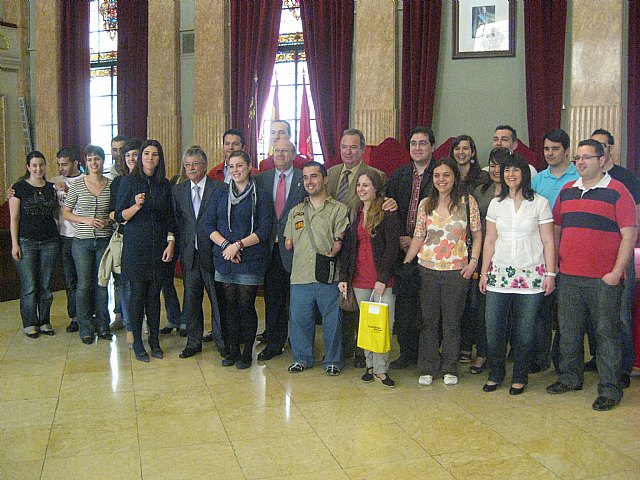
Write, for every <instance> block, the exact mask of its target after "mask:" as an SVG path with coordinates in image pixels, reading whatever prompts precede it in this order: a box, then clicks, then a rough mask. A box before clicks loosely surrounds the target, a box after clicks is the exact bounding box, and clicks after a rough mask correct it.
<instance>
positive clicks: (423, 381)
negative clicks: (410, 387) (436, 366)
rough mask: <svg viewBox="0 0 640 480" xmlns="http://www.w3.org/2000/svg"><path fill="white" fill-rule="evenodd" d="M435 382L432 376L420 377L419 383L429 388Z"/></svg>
mask: <svg viewBox="0 0 640 480" xmlns="http://www.w3.org/2000/svg"><path fill="white" fill-rule="evenodd" d="M432 382H433V377H432V376H431V375H420V377H419V378H418V383H419V384H420V385H425V386H429V385H431V383H432Z"/></svg>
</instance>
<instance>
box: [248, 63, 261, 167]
mask: <svg viewBox="0 0 640 480" xmlns="http://www.w3.org/2000/svg"><path fill="white" fill-rule="evenodd" d="M257 105H258V75H257V74H256V75H254V77H253V95H252V96H251V100H250V102H249V118H248V124H247V135H246V139H247V142H248V145H247V146H246V148H245V151H246V152H247V153H248V154H249V156H250V157H253V164H254V166H255V167H257V166H258V158H257V157H258V156H257V155H256V152H257V139H258V131H259V130H258V108H257Z"/></svg>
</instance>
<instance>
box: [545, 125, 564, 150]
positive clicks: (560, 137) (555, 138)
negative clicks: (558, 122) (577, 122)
mask: <svg viewBox="0 0 640 480" xmlns="http://www.w3.org/2000/svg"><path fill="white" fill-rule="evenodd" d="M543 140H549V141H550V142H556V143H561V144H562V148H564V149H565V150H568V149H569V146H570V145H571V142H570V140H569V135H568V134H567V132H565V131H564V130H562V129H561V128H554V129H553V130H549V131H548V132H547V133H545V134H544V139H543Z"/></svg>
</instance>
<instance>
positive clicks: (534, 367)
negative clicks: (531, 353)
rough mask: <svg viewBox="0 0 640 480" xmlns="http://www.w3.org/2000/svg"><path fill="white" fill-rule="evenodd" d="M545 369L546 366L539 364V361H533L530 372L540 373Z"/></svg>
mask: <svg viewBox="0 0 640 480" xmlns="http://www.w3.org/2000/svg"><path fill="white" fill-rule="evenodd" d="M543 370H546V368H542V367H541V366H540V365H539V364H537V363H532V364H531V365H529V373H530V374H531V373H540V372H542V371H543Z"/></svg>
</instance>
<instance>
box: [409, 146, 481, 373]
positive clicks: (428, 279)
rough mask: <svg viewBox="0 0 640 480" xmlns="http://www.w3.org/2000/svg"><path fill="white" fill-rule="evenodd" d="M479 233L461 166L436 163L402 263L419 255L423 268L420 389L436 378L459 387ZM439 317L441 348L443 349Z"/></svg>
mask: <svg viewBox="0 0 640 480" xmlns="http://www.w3.org/2000/svg"><path fill="white" fill-rule="evenodd" d="M467 210H468V211H467ZM467 219H469V221H468V220H467ZM481 228H482V227H481V224H480V213H479V211H478V204H477V203H476V200H475V199H474V198H473V197H472V196H468V195H463V194H462V192H461V182H460V170H459V169H458V164H457V163H456V161H455V160H453V159H451V158H444V159H442V160H438V161H437V162H436V163H435V168H434V170H433V186H432V187H431V191H430V192H429V196H428V197H426V198H425V199H424V200H422V201H421V202H420V205H419V206H418V216H417V221H416V228H415V230H414V233H413V239H412V240H411V245H410V246H409V250H408V251H407V254H406V256H405V258H404V263H409V262H411V261H412V260H413V259H414V258H415V257H416V255H417V256H418V264H419V265H420V266H421V267H423V268H420V279H421V286H420V299H421V304H422V328H421V330H420V343H419V349H418V368H419V369H420V377H419V378H418V383H419V384H420V385H431V383H432V382H433V378H434V377H436V376H438V375H440V374H441V373H442V374H443V375H444V384H445V385H455V384H456V383H458V367H457V364H458V354H459V353H460V319H461V317H462V312H463V311H464V306H465V302H466V298H467V291H468V290H469V279H470V278H471V275H473V272H474V271H475V269H476V266H477V264H478V256H479V255H480V250H481V247H482V232H481ZM468 231H470V232H471V238H472V242H473V247H472V250H471V255H470V257H469V254H468V251H467V244H466V238H467V235H468V233H467V232H468ZM441 317H442V346H441V348H440V349H439V346H440V341H439V335H438V323H439V321H440V318H441Z"/></svg>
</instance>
